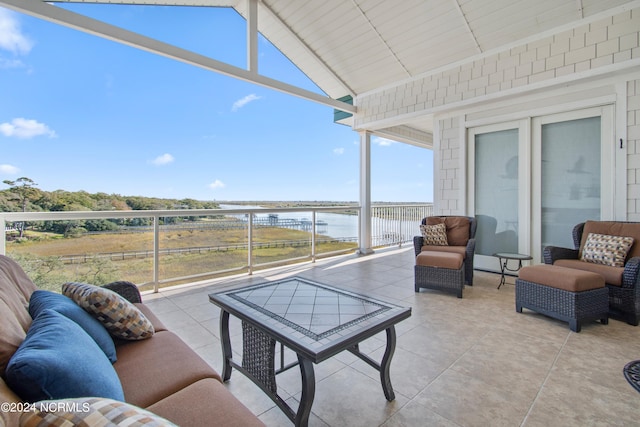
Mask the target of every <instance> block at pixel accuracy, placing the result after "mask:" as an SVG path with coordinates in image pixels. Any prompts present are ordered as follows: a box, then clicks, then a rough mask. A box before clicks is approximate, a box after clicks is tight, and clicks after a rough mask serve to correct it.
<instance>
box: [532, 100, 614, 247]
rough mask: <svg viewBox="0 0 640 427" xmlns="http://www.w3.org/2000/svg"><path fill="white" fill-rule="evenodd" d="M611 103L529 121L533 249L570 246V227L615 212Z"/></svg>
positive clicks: (605, 216)
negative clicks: (531, 155)
mask: <svg viewBox="0 0 640 427" xmlns="http://www.w3.org/2000/svg"><path fill="white" fill-rule="evenodd" d="M612 116H613V114H612V108H611V107H601V108H592V109H589V110H581V111H576V112H571V113H563V114H554V115H549V116H544V117H538V118H535V119H534V120H533V126H532V130H533V141H532V142H533V162H534V164H533V167H534V169H533V171H534V180H533V184H534V188H533V190H534V191H533V194H534V198H533V214H534V215H533V221H534V222H533V224H534V235H533V243H534V246H533V248H532V252H533V256H534V258H535V259H542V251H543V248H544V247H545V246H562V247H569V248H573V239H572V237H571V232H572V230H573V227H574V226H575V225H576V224H578V223H580V222H584V221H586V220H589V219H593V220H599V219H611V218H612V216H613V207H612V206H613V178H612V175H613V173H612V171H613V155H614V149H615V147H614V136H613V130H612Z"/></svg>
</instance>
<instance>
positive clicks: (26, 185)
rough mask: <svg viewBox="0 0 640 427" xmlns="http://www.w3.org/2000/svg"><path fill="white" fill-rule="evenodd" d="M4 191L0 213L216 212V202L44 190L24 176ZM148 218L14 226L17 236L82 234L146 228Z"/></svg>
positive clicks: (37, 223) (0, 191)
mask: <svg viewBox="0 0 640 427" xmlns="http://www.w3.org/2000/svg"><path fill="white" fill-rule="evenodd" d="M3 183H4V184H5V186H6V187H7V188H5V189H2V190H0V211H2V212H60V211H111V210H168V209H216V208H219V205H218V204H217V203H216V202H211V201H200V200H195V199H190V198H186V199H161V198H156V197H144V196H122V195H120V194H107V193H88V192H86V191H65V190H56V191H44V190H41V189H39V188H38V187H37V185H38V184H37V183H35V182H34V181H33V180H31V179H30V178H27V177H22V178H18V179H16V180H15V181H11V180H5V181H3ZM193 219H195V218H166V219H165V223H166V222H169V221H184V220H193ZM150 223H151V219H148V218H131V219H88V220H81V221H40V222H34V223H29V224H22V223H21V224H16V229H17V231H18V233H19V237H23V233H24V230H25V229H26V227H27V226H28V227H30V228H33V229H36V230H38V231H48V232H54V233H60V234H64V235H70V234H78V233H82V232H86V231H109V230H116V229H118V228H119V227H120V226H123V225H126V226H141V225H150Z"/></svg>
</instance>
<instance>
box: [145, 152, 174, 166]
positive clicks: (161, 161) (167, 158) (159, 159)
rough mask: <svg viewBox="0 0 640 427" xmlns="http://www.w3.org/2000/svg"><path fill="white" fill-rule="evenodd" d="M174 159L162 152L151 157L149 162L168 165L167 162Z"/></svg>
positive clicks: (171, 161)
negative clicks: (153, 157)
mask: <svg viewBox="0 0 640 427" xmlns="http://www.w3.org/2000/svg"><path fill="white" fill-rule="evenodd" d="M174 160H175V159H174V158H173V156H172V155H171V154H169V153H164V154H163V155H162V156H158V157H156V158H155V159H153V160H152V161H151V163H153V164H154V165H156V166H164V165H168V164H169V163H173V161H174Z"/></svg>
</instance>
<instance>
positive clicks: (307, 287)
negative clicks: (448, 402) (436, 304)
mask: <svg viewBox="0 0 640 427" xmlns="http://www.w3.org/2000/svg"><path fill="white" fill-rule="evenodd" d="M209 301H210V302H211V303H213V304H215V305H217V306H219V307H220V308H221V310H222V311H221V314H220V337H221V338H220V339H221V344H222V353H223V358H224V366H223V370H222V378H223V380H224V381H227V380H229V378H230V377H231V370H232V368H235V369H237V370H238V371H240V372H242V373H243V374H244V375H245V376H247V377H248V378H249V379H251V380H252V381H253V382H254V383H255V384H256V385H258V386H259V387H260V388H261V389H262V391H264V392H265V393H266V394H267V395H268V396H269V397H270V398H271V399H272V400H273V401H274V402H275V403H276V405H277V406H278V407H279V408H280V409H281V410H282V411H283V412H284V413H285V415H287V417H288V418H289V419H290V420H291V421H293V422H294V423H295V425H296V426H306V425H307V424H308V420H309V415H310V413H311V406H312V405H313V399H314V396H315V375H314V368H313V364H314V363H315V364H317V363H320V362H322V361H324V360H327V359H329V358H330V357H332V356H335V355H336V354H338V353H340V352H342V351H344V350H347V351H349V352H351V353H352V354H354V355H356V356H357V357H359V358H360V359H362V360H363V361H365V362H366V363H367V364H368V365H370V366H371V367H373V368H375V369H376V370H378V371H379V373H380V382H381V383H382V390H383V392H384V395H385V397H386V399H387V400H389V401H392V400H394V399H395V394H394V392H393V387H392V386H391V379H390V376H389V368H390V366H391V358H392V357H393V353H394V351H395V346H396V332H395V326H394V325H395V324H396V323H398V322H400V321H401V320H404V319H406V318H408V317H409V316H411V308H409V307H400V306H397V305H394V304H391V303H388V302H384V301H381V300H378V299H374V298H371V297H368V296H366V295H361V294H358V293H354V292H350V291H347V290H343V289H339V288H336V287H333V286H329V285H325V284H322V283H317V282H314V281H311V280H308V279H304V278H300V277H290V278H286V279H283V280H278V281H273V282H266V283H261V284H257V285H251V286H246V287H242V288H238V289H234V290H230V291H225V292H220V293H215V294H210V295H209ZM230 314H232V315H233V316H235V317H237V318H239V319H240V320H242V339H243V354H242V362H241V363H236V361H234V360H233V357H232V351H231V339H230V336H229V315H230ZM382 331H385V332H386V337H387V344H386V349H385V352H384V355H383V357H382V360H381V362H380V363H378V362H376V361H375V360H373V359H371V358H370V357H369V356H367V355H365V354H362V353H361V352H360V349H359V343H360V342H362V341H364V340H366V339H367V338H370V337H372V336H374V335H376V334H378V333H380V332H382ZM276 342H279V343H280V345H281V346H285V347H287V348H289V349H291V350H293V351H294V352H295V353H296V354H297V362H295V363H292V364H290V365H288V366H285V365H284V359H282V351H281V363H280V367H279V368H278V369H275V346H276ZM282 350H284V349H282ZM294 366H299V367H300V374H301V376H302V396H301V399H300V403H299V406H298V408H297V411H294V410H293V409H292V408H291V407H290V406H289V405H288V404H287V403H286V402H285V401H284V400H283V399H282V398H281V397H280V396H279V395H278V392H277V391H278V390H277V385H276V375H277V374H279V373H281V372H283V371H286V370H287V369H290V368H292V367H294ZM345 387H348V384H345Z"/></svg>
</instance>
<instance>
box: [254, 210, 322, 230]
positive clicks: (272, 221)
mask: <svg viewBox="0 0 640 427" xmlns="http://www.w3.org/2000/svg"><path fill="white" fill-rule="evenodd" d="M245 221H246V218H245ZM253 225H254V227H278V228H289V229H292V230H302V231H309V232H310V231H311V230H312V228H313V222H312V221H311V220H310V219H306V218H303V219H294V218H280V217H279V216H278V215H277V214H269V216H267V217H254V218H253ZM328 230H329V224H328V223H327V222H326V221H318V220H316V233H320V234H326V233H327V232H328Z"/></svg>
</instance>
